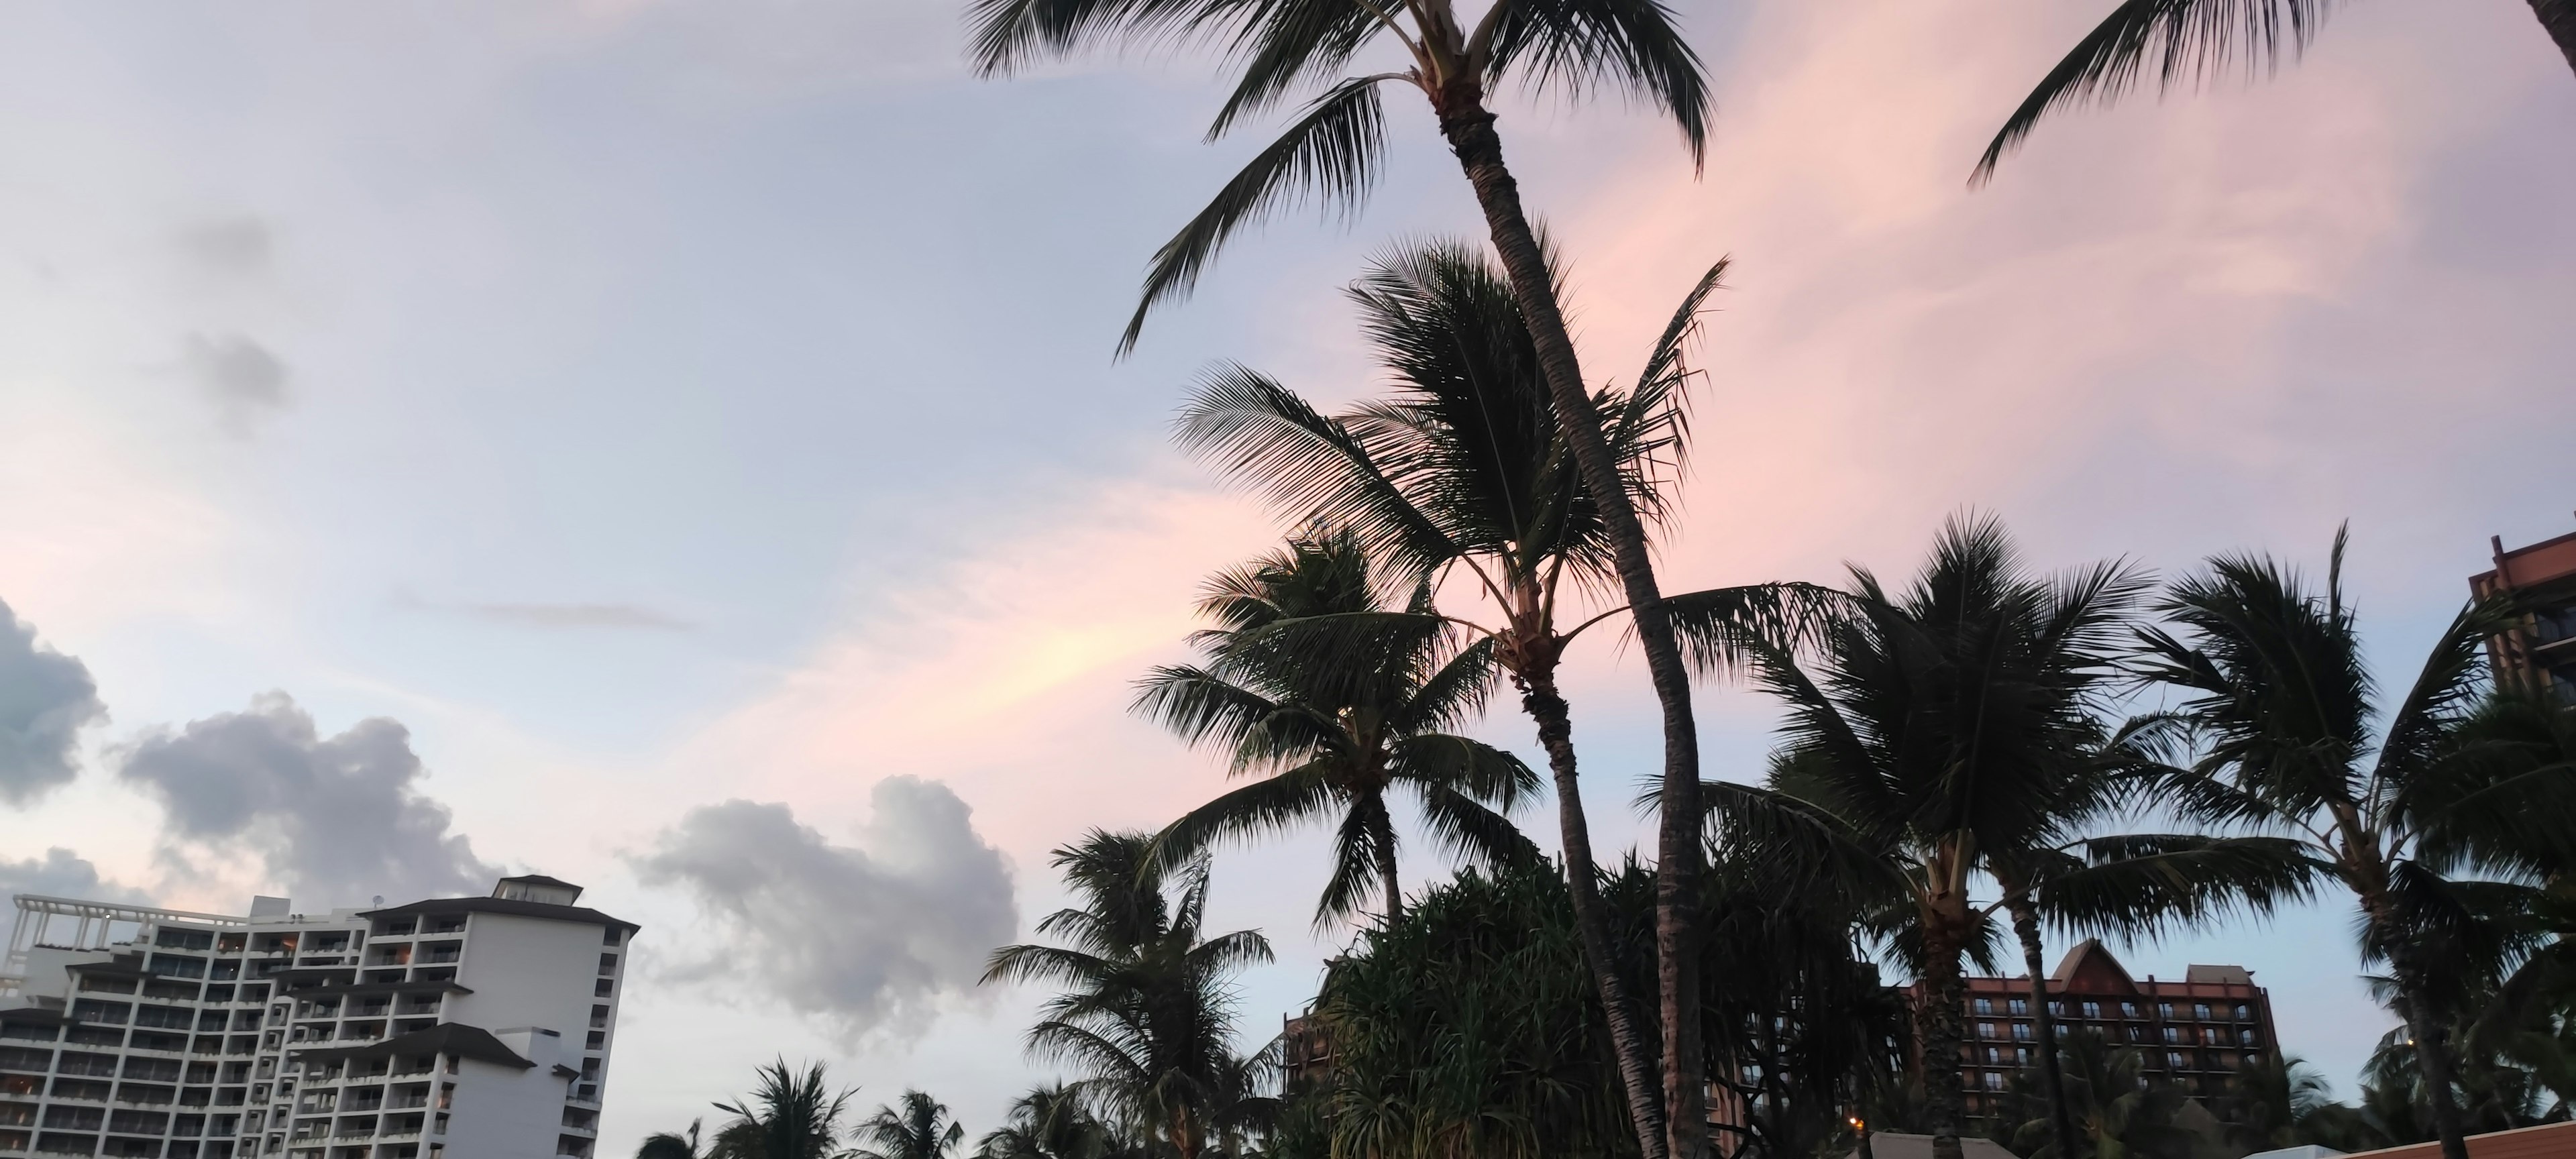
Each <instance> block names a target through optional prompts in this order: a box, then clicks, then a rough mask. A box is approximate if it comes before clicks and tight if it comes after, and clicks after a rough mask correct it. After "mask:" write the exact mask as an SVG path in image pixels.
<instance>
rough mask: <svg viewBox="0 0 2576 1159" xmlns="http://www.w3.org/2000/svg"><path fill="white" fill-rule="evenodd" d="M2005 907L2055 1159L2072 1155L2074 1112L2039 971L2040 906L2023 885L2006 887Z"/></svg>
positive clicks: (2068, 1158) (2071, 1158)
mask: <svg viewBox="0 0 2576 1159" xmlns="http://www.w3.org/2000/svg"><path fill="white" fill-rule="evenodd" d="M2005 890H2006V892H2005V895H2004V896H2005V903H2004V904H2005V907H2006V908H2008V909H2010V910H2011V911H2012V923H2013V933H2014V934H2015V935H2016V936H2018V937H2020V938H2021V960H2022V964H2023V965H2024V966H2025V967H2027V968H2028V969H2029V970H2030V1010H2031V1025H2032V1026H2033V1027H2034V1028H2036V1030H2037V1032H2038V1033H2037V1035H2036V1037H2037V1038H2038V1039H2039V1045H2038V1050H2039V1090H2040V1094H2041V1096H2042V1097H2044V1098H2046V1099H2047V1100H2048V1130H2049V1137H2050V1138H2052V1139H2055V1140H2057V1159H2075V1112H2074V1109H2073V1108H2072V1107H2069V1106H2068V1105H2067V1103H2066V1075H2065V1073H2064V1071H2063V1069H2062V1068H2061V1067H2060V1066H2059V1065H2058V1059H2057V1015H2056V1014H2054V1013H2052V1012H2050V1010H2049V1008H2048V978H2047V977H2046V976H2045V975H2043V974H2041V973H2040V972H2039V968H2040V961H2041V956H2042V955H2041V946H2040V941H2039V907H2038V906H2037V905H2035V904H2033V903H2032V901H2031V897H2030V893H2029V891H2028V890H2026V889H2019V888H2014V887H2013V886H2011V885H2006V887H2005Z"/></svg>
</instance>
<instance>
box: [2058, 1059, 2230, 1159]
mask: <svg viewBox="0 0 2576 1159" xmlns="http://www.w3.org/2000/svg"><path fill="white" fill-rule="evenodd" d="M2065 1055H2066V1058H2065V1062H2064V1070H2065V1075H2066V1087H2067V1089H2068V1091H2069V1093H2070V1095H2071V1097H2072V1100H2073V1102H2074V1104H2075V1107H2076V1112H2075V1122H2076V1134H2077V1137H2078V1138H2081V1139H2083V1140H2084V1149H2083V1150H2082V1151H2076V1150H2072V1149H2069V1148H2067V1147H2065V1146H2064V1145H2062V1144H2061V1145H2057V1146H2055V1147H2052V1148H2047V1149H2043V1150H2041V1151H2039V1152H2036V1153H2037V1154H2043V1155H2046V1156H2047V1159H2075V1156H2077V1155H2079V1154H2085V1155H2090V1156H2092V1159H2190V1157H2191V1156H2192V1155H2193V1154H2195V1153H2196V1152H2197V1151H2198V1150H2199V1147H2198V1143H2199V1141H2200V1137H2199V1135H2198V1133H2196V1132H2194V1131H2193V1130H2192V1129H2191V1128H2190V1127H2188V1126H2185V1125H2184V1124H2183V1123H2182V1122H2181V1120H2180V1116H2181V1114H2182V1110H2183V1108H2184V1107H2185V1106H2187V1105H2189V1103H2190V1102H2191V1093H2190V1092H2189V1091H2186V1090H2184V1089H2182V1088H2181V1087H2179V1086H2176V1085H2174V1084H2172V1083H2170V1082H2165V1081H2162V1080H2150V1079H2148V1078H2147V1077H2146V1074H2145V1068H2146V1058H2145V1056H2144V1055H2143V1054H2141V1053H2140V1052H2139V1050H2138V1048H2136V1047H2134V1046H2121V1047H2114V1046H2112V1045H2111V1044H2110V1043H2108V1042H2106V1041H2104V1040H2103V1038H2102V1036H2101V1035H2099V1034H2096V1033H2094V1032H2093V1031H2090V1030H2079V1031H2077V1032H2075V1033H2073V1034H2070V1035H2067V1036H2066V1048H2065ZM2043 1132H2048V1133H2053V1130H2052V1129H2051V1128H2050V1127H2049V1126H2048V1125H2046V1124H2044V1123H2042V1122H2040V1121H2038V1120H2033V1121H2031V1122H2029V1123H2026V1124H2023V1127H2022V1130H2021V1136H2020V1138H2019V1139H2018V1140H2017V1142H2019V1143H2020V1144H2021V1145H2022V1146H2024V1147H2029V1146H2031V1145H2032V1144H2033V1143H2035V1142H2036V1141H2037V1136H2038V1135H2040V1134H2041V1133H2043Z"/></svg>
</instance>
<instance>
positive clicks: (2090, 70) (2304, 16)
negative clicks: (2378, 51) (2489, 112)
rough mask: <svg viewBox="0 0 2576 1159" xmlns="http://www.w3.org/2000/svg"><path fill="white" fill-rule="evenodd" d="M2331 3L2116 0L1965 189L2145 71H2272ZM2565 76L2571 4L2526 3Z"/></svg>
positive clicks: (2575, 39) (2168, 81) (2159, 79)
mask: <svg viewBox="0 0 2576 1159" xmlns="http://www.w3.org/2000/svg"><path fill="white" fill-rule="evenodd" d="M2330 6H2331V0H2120V4H2119V6H2118V7H2115V8H2113V9H2112V10H2111V14H2110V15H2109V16H2108V17H2105V18H2104V19H2103V21H2102V23H2101V24H2099V25H2096V26H2095V27H2094V29H2093V31H2091V32H2089V33H2086V34H2085V36H2084V39H2082V40H2079V41H2077V42H2076V43H2075V48H2074V50H2073V51H2071V52H2069V53H2067V54H2066V57H2065V59H2063V60H2060V61H2058V62H2057V67H2055V68H2052V69H2050V70H2048V75H2047V76H2044V77H2042V78H2040V81H2039V87H2037V88H2035V89H2032V90H2031V93H2030V95H2029V96H2027V97H2024V98H2022V102H2021V107H2020V108H2017V109H2014V110H2013V114H2012V116H2011V117H2009V118H2007V119H2006V120H2005V121H2004V127H2003V128H2002V129H2001V130H1999V131H1997V132H1996V133H1995V139H1994V140H1993V141H1992V142H1990V143H1988V144H1987V146H1986V151H1985V154H1984V155H1983V156H1981V157H1979V158H1978V159H1977V168H1976V173H1975V175H1974V176H1973V177H1971V178H1970V180H1971V181H1972V182H1983V181H1985V180H1987V179H1988V178H1991V177H1993V176H1994V172H1995V166H1996V165H1998V164H2000V163H2001V162H2002V161H2003V156H2004V154H2005V153H2007V152H2010V151H2011V150H2012V148H2013V146H2014V145H2016V144H2019V143H2020V141H2021V140H2022V138H2024V137H2027V136H2029V135H2030V131H2031V130H2032V129H2034V128H2037V127H2038V125H2039V122H2040V119H2041V118H2043V117H2046V116H2047V115H2048V114H2050V113H2052V112H2055V111H2057V110H2059V109H2063V108H2066V107H2067V106H2070V105H2078V104H2085V103H2088V102H2093V103H2102V104H2107V103H2109V102H2111V101H2113V100H2116V99H2118V98H2119V96H2120V94H2122V93H2125V92H2127V91H2129V89H2131V88H2133V87H2135V86H2136V85H2137V83H2138V80H2139V78H2140V77H2141V76H2143V75H2145V73H2146V72H2147V70H2148V68H2149V66H2150V65H2152V66H2153V67H2154V69H2155V75H2156V83H2157V85H2158V87H2160V88H2165V89H2171V88H2172V87H2173V86H2174V84H2175V83H2176V82H2178V81H2184V80H2197V79H2200V78H2202V77H2205V76H2207V75H2208V74H2209V73H2210V72H2211V71H2213V70H2218V69H2224V68H2226V67H2227V66H2229V65H2231V64H2234V63H2236V62H2237V61H2240V60H2241V61H2244V62H2246V63H2248V64H2251V63H2253V62H2255V61H2258V60H2259V61H2262V62H2264V63H2267V64H2270V63H2278V61H2279V60H2280V57H2281V49H2282V48H2283V47H2284V46H2285V45H2286V46H2288V47H2289V48H2291V49H2292V50H2293V51H2297V50H2302V49H2305V48H2306V47H2307V46H2308V40H2309V38H2310V37H2313V36H2315V35H2316V32H2317V26H2318V25H2319V24H2321V23H2323V22H2324V20H2325V16H2326V10H2327V9H2328V8H2329V7H2330ZM2531 11H2532V14H2533V15H2536V16H2538V17H2540V26H2541V28H2542V29H2544V30H2546V31H2547V32H2548V33H2549V38H2550V40H2552V41H2554V42H2556V43H2557V45H2558V51H2559V52H2560V53H2561V54H2563V55H2565V56H2566V57H2567V66H2568V67H2569V68H2571V69H2576V0H2531Z"/></svg>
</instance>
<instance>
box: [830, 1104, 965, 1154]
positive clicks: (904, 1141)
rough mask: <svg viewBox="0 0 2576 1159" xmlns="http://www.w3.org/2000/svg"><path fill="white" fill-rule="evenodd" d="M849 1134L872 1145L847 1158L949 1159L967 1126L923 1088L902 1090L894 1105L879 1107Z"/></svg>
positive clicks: (945, 1105) (946, 1105)
mask: <svg viewBox="0 0 2576 1159" xmlns="http://www.w3.org/2000/svg"><path fill="white" fill-rule="evenodd" d="M852 1134H853V1135H854V1136H855V1137H856V1138H857V1139H859V1140H860V1141H862V1142H865V1143H869V1144H872V1146H869V1147H864V1148H859V1149H855V1150H852V1151H851V1152H850V1159H948V1156H949V1155H951V1154H953V1153H954V1152H955V1151H956V1150H957V1144H958V1142H959V1141H961V1140H963V1139H965V1137H966V1128H965V1127H963V1126H961V1125H959V1123H958V1122H957V1120H956V1119H954V1118H951V1117H949V1114H948V1104H946V1103H942V1102H940V1101H939V1100H937V1099H934V1098H932V1097H930V1096H929V1095H928V1094H927V1093H925V1092H922V1091H905V1092H903V1098H902V1100H901V1101H900V1102H899V1104H898V1105H896V1106H891V1107H887V1106H881V1107H878V1108H877V1113H876V1114H874V1115H871V1116H869V1118H868V1120H867V1121H866V1122H864V1123H861V1124H859V1126H858V1130H856V1131H854V1132H852Z"/></svg>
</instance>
